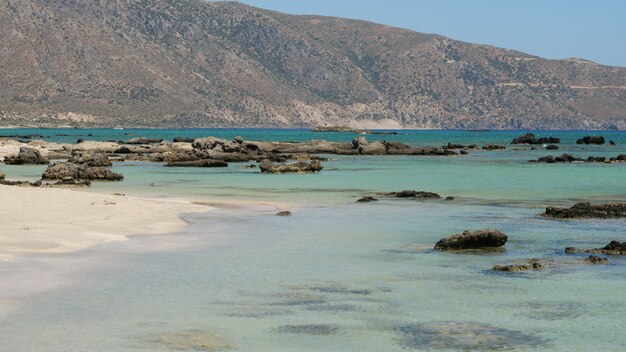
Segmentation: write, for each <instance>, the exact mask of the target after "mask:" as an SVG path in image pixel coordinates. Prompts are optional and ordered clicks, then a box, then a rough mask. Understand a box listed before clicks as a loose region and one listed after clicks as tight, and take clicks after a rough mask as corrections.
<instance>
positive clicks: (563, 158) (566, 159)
mask: <svg viewBox="0 0 626 352" xmlns="http://www.w3.org/2000/svg"><path fill="white" fill-rule="evenodd" d="M557 148H558V147H557ZM528 161H529V162H531V163H548V164H553V163H573V162H586V163H609V162H624V161H626V154H620V155H618V156H616V157H614V158H607V157H604V156H590V157H588V158H587V159H582V158H577V157H575V156H573V155H571V154H562V155H560V156H552V155H547V156H543V157H541V158H539V159H537V160H528Z"/></svg>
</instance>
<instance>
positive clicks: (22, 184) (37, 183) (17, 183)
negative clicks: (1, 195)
mask: <svg viewBox="0 0 626 352" xmlns="http://www.w3.org/2000/svg"><path fill="white" fill-rule="evenodd" d="M41 184H42V182H41V180H39V181H35V182H30V181H9V180H5V179H1V180H0V185H5V186H19V187H40V186H41Z"/></svg>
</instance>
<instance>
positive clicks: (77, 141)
mask: <svg viewBox="0 0 626 352" xmlns="http://www.w3.org/2000/svg"><path fill="white" fill-rule="evenodd" d="M84 141H85V140H84V139H82V138H78V139H77V140H76V144H80V143H82V142H84Z"/></svg>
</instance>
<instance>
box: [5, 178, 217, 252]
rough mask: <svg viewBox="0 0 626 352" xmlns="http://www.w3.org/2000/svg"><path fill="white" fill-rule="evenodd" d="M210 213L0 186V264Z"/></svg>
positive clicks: (188, 205)
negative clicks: (186, 215) (28, 255)
mask: <svg viewBox="0 0 626 352" xmlns="http://www.w3.org/2000/svg"><path fill="white" fill-rule="evenodd" d="M211 209H213V208H212V207H210V206H207V205H201V204H194V203H192V202H189V201H184V200H176V199H160V198H159V199H153V198H139V197H130V196H124V195H115V194H101V193H93V192H87V191H84V190H83V191H81V190H73V189H59V188H27V187H15V186H0V261H6V260H11V259H14V258H15V257H16V256H18V255H20V254H24V253H62V252H70V251H76V250H80V249H84V248H87V247H90V246H93V245H95V244H98V243H101V242H108V241H123V240H126V239H127V238H128V236H130V235H142V234H146V235H151V234H164V233H170V232H174V231H177V230H179V229H182V228H183V227H184V226H185V222H184V221H183V220H182V219H181V217H180V216H181V214H183V213H192V212H204V211H209V210H211Z"/></svg>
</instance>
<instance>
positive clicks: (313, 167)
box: [259, 159, 324, 174]
mask: <svg viewBox="0 0 626 352" xmlns="http://www.w3.org/2000/svg"><path fill="white" fill-rule="evenodd" d="M259 168H260V169H261V172H263V173H271V174H283V173H312V172H319V171H321V170H322V169H323V168H324V167H323V166H322V164H320V162H319V160H312V161H311V162H310V163H307V162H305V161H298V162H295V163H291V164H273V163H272V162H271V161H269V160H267V159H265V160H263V161H261V163H260V164H259Z"/></svg>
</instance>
